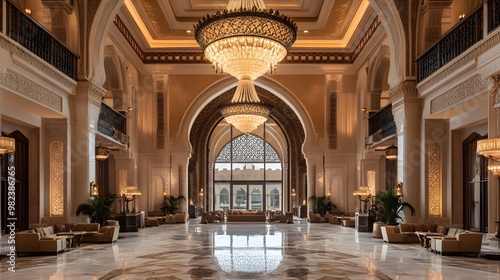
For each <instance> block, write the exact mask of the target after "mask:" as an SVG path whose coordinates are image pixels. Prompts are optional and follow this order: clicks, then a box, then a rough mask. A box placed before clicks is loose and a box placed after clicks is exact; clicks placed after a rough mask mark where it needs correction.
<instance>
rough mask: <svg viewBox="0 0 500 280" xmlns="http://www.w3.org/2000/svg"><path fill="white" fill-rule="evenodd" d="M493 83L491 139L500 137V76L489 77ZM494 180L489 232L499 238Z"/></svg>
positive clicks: (499, 196) (498, 204)
mask: <svg viewBox="0 0 500 280" xmlns="http://www.w3.org/2000/svg"><path fill="white" fill-rule="evenodd" d="M489 79H490V81H491V82H492V83H491V87H490V90H489V91H490V95H489V99H490V100H489V101H490V102H489V104H493V108H492V107H489V108H488V109H489V116H488V118H489V120H488V135H489V138H498V137H500V74H495V75H493V76H490V77H489ZM489 175H490V176H491V178H494V179H493V180H488V198H489V199H488V207H489V209H488V217H489V218H488V232H489V233H495V232H497V237H498V235H500V224H496V223H495V222H496V221H499V220H500V191H499V190H498V188H499V182H498V180H499V179H498V178H495V177H493V174H492V173H491V172H490V174H489Z"/></svg>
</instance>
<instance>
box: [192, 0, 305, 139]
mask: <svg viewBox="0 0 500 280" xmlns="http://www.w3.org/2000/svg"><path fill="white" fill-rule="evenodd" d="M195 29H196V30H195V39H196V41H197V42H198V44H199V45H200V46H201V48H202V49H203V52H204V55H205V57H206V58H207V59H208V60H210V61H211V62H212V65H213V66H214V68H215V70H216V71H217V72H222V73H228V74H230V75H231V76H234V77H236V78H237V79H238V86H237V87H236V91H235V93H234V96H233V99H232V100H231V102H230V103H229V104H228V105H227V106H225V107H223V108H222V109H221V113H222V115H223V117H224V119H225V120H226V122H228V123H230V124H232V125H233V126H234V127H236V128H237V129H238V130H240V131H241V132H243V133H245V134H247V133H250V132H251V131H253V130H254V129H256V128H257V127H258V126H259V125H261V124H263V123H264V122H265V121H266V120H267V118H268V115H269V108H268V107H267V106H264V105H263V104H262V103H261V102H260V99H259V96H258V95H257V92H256V90H255V85H254V80H255V79H257V78H258V77H260V76H262V75H264V74H266V73H267V72H269V73H273V72H274V71H275V70H276V65H277V64H278V63H279V62H280V61H281V60H283V59H284V58H285V56H286V54H287V52H288V50H289V49H290V47H291V46H292V44H293V43H294V42H295V39H296V38H297V25H296V24H295V23H294V22H293V20H292V19H290V18H288V17H287V16H284V15H281V14H280V13H279V12H278V11H273V10H267V9H266V8H265V6H264V2H263V0H230V1H229V3H228V5H227V9H226V10H224V11H222V12H221V11H217V12H216V14H215V15H212V16H210V15H207V17H204V18H203V19H202V20H199V21H198V24H197V25H195Z"/></svg>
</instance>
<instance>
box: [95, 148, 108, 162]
mask: <svg viewBox="0 0 500 280" xmlns="http://www.w3.org/2000/svg"><path fill="white" fill-rule="evenodd" d="M108 157H109V148H107V147H101V146H99V147H97V148H96V149H95V159H96V160H105V159H107V158H108Z"/></svg>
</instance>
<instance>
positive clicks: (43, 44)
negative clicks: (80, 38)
mask: <svg viewBox="0 0 500 280" xmlns="http://www.w3.org/2000/svg"><path fill="white" fill-rule="evenodd" d="M6 2H7V10H6V12H7V13H6V14H7V36H9V37H10V38H12V40H14V41H16V42H18V43H19V44H21V45H22V46H23V47H25V48H27V49H28V50H29V51H31V52H32V53H33V54H35V55H36V56H38V57H40V58H41V59H43V60H45V61H46V62H47V63H49V64H51V65H52V66H54V67H55V68H56V69H58V70H59V71H61V72H62V73H64V74H65V75H66V76H68V77H70V78H71V79H73V80H76V78H77V77H76V75H77V59H78V56H77V55H76V54H75V53H73V52H72V51H71V50H70V49H69V48H67V47H66V46H65V45H64V44H63V43H61V42H59V40H57V39H56V38H55V37H54V36H53V35H52V34H51V33H50V32H49V31H47V30H46V29H45V28H44V27H43V26H41V25H40V24H38V23H37V22H36V21H34V20H33V19H32V18H31V17H29V16H27V15H26V14H25V13H24V12H22V11H21V10H20V9H19V8H18V7H16V6H15V5H14V4H12V3H11V2H10V1H6ZM0 4H1V1H0Z"/></svg>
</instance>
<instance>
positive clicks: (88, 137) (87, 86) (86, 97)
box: [68, 81, 106, 217]
mask: <svg viewBox="0 0 500 280" xmlns="http://www.w3.org/2000/svg"><path fill="white" fill-rule="evenodd" d="M105 93H106V90H105V89H103V88H102V87H100V86H97V85H95V84H93V83H91V82H88V81H82V82H79V83H78V85H77V88H76V95H74V96H73V97H72V100H71V102H70V104H71V105H70V116H71V119H70V126H71V133H70V139H69V141H70V143H71V146H70V148H71V150H70V151H71V152H70V153H68V156H69V162H70V163H71V164H70V165H69V166H70V167H71V170H69V172H70V173H71V188H69V189H68V198H69V199H70V201H71V203H70V205H69V215H70V217H71V216H72V217H74V215H75V210H76V207H77V206H78V204H80V203H82V202H85V201H87V199H88V198H89V197H90V182H92V181H95V134H96V132H97V121H98V118H99V112H100V106H101V100H102V97H103V96H104V94H105Z"/></svg>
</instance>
